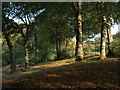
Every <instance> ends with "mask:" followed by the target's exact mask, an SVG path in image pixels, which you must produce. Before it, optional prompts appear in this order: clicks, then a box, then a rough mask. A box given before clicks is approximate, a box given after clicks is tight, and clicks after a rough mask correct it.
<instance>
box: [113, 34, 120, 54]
mask: <svg viewBox="0 0 120 90" xmlns="http://www.w3.org/2000/svg"><path fill="white" fill-rule="evenodd" d="M119 34H120V33H119ZM111 46H112V49H113V52H114V54H115V55H116V56H119V55H120V37H117V38H116V39H114V40H113V42H112V44H111Z"/></svg>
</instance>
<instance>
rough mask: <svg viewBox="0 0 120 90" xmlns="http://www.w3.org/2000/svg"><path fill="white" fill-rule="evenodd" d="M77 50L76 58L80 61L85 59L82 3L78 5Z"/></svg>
mask: <svg viewBox="0 0 120 90" xmlns="http://www.w3.org/2000/svg"><path fill="white" fill-rule="evenodd" d="M76 9H77V10H76V23H77V30H76V50H75V56H76V60H77V61H80V60H82V59H83V54H84V53H83V40H82V39H83V36H82V15H81V2H77V4H76Z"/></svg>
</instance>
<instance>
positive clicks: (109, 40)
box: [107, 25, 114, 57]
mask: <svg viewBox="0 0 120 90" xmlns="http://www.w3.org/2000/svg"><path fill="white" fill-rule="evenodd" d="M107 40H108V55H107V56H108V57H110V56H113V55H114V54H113V52H112V48H111V46H110V45H111V42H112V40H113V38H112V34H111V28H110V25H109V26H108V27H107Z"/></svg>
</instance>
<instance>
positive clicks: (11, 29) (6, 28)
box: [2, 3, 18, 72]
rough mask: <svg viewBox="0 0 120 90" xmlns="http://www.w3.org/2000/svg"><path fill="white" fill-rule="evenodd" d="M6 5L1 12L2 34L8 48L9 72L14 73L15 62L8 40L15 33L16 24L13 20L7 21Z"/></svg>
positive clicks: (11, 46) (10, 43)
mask: <svg viewBox="0 0 120 90" xmlns="http://www.w3.org/2000/svg"><path fill="white" fill-rule="evenodd" d="M7 5H8V3H6V4H4V3H3V12H2V18H3V19H2V32H3V36H4V38H5V39H6V42H7V45H8V48H9V57H10V64H11V67H10V69H11V70H10V71H11V72H14V71H15V70H16V64H15V60H14V57H13V45H12V42H11V40H10V38H11V35H13V34H14V33H17V32H18V30H17V27H18V24H17V23H15V22H14V20H12V19H9V18H8V17H7V15H6V12H7V10H8V7H7Z"/></svg>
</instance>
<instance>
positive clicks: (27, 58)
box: [25, 41, 29, 69]
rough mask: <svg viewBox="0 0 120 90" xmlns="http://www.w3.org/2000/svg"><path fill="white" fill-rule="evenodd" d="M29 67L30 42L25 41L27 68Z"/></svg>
mask: <svg viewBox="0 0 120 90" xmlns="http://www.w3.org/2000/svg"><path fill="white" fill-rule="evenodd" d="M28 67H29V56H28V43H27V41H25V69H28Z"/></svg>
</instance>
